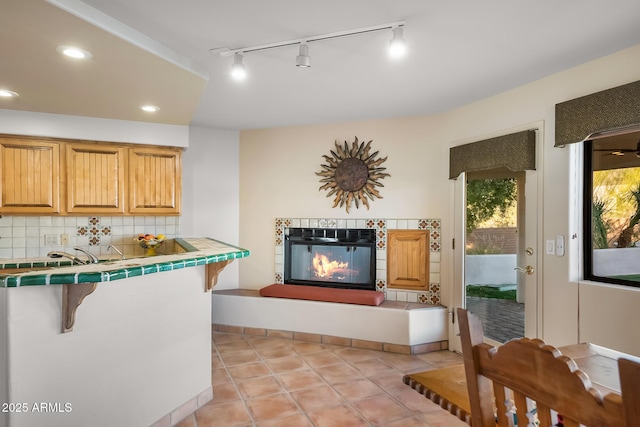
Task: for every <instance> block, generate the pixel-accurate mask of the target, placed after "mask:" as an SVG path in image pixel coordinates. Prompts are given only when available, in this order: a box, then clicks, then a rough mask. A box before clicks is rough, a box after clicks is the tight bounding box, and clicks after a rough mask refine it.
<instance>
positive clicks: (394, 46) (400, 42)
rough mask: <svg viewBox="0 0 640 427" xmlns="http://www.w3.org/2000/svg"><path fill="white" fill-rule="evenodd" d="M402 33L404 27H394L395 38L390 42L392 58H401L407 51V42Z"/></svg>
mask: <svg viewBox="0 0 640 427" xmlns="http://www.w3.org/2000/svg"><path fill="white" fill-rule="evenodd" d="M402 33H403V27H401V26H397V27H394V28H393V38H392V39H391V41H390V42H389V56H391V57H392V58H401V57H403V56H404V55H405V54H406V53H407V43H406V42H405V41H404V38H403V37H402Z"/></svg>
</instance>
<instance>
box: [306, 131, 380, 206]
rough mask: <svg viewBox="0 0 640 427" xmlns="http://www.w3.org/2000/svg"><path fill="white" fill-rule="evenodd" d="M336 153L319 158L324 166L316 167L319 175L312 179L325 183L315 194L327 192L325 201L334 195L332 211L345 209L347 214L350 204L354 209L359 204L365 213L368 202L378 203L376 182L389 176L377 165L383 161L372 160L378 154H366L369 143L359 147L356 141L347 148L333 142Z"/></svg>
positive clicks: (378, 196) (377, 184)
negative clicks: (318, 179)
mask: <svg viewBox="0 0 640 427" xmlns="http://www.w3.org/2000/svg"><path fill="white" fill-rule="evenodd" d="M335 144H336V150H335V151H333V150H330V152H331V156H327V155H323V156H322V157H323V158H324V159H325V160H326V162H327V163H326V164H322V165H320V167H321V168H322V171H320V172H316V175H318V176H321V177H323V178H322V179H321V180H320V182H323V183H325V184H324V185H322V186H321V187H320V188H319V190H329V193H327V197H331V196H333V195H334V194H335V199H334V200H333V207H334V208H335V207H336V206H338V205H340V207H342V206H346V209H347V213H349V209H350V208H351V203H352V202H354V203H355V205H356V208H359V207H360V203H362V204H363V205H365V206H366V207H367V209H369V200H368V199H371V200H374V199H375V198H378V199H382V196H381V195H380V193H379V192H378V190H376V188H375V187H384V185H382V184H381V183H380V182H378V180H380V179H383V178H385V177H387V176H391V175H389V174H388V173H385V172H384V171H385V170H386V169H387V168H382V167H380V165H381V164H382V163H384V162H385V161H386V160H387V158H386V157H384V158H376V157H377V156H378V153H379V152H378V151H376V152H375V153H373V154H369V151H370V150H371V141H369V142H367V143H366V144H365V143H364V142H362V143H360V142H358V137H356V139H355V141H353V143H352V144H351V148H349V143H348V142H347V141H345V142H344V146H343V145H342V144H340V143H338V141H336V142H335Z"/></svg>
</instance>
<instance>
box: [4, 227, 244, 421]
mask: <svg viewBox="0 0 640 427" xmlns="http://www.w3.org/2000/svg"><path fill="white" fill-rule="evenodd" d="M175 243H176V245H175V247H176V250H177V251H182V250H184V251H183V252H178V253H175V254H172V255H158V256H152V257H142V258H130V259H125V260H120V259H118V260H115V261H111V260H103V261H102V262H100V263H98V264H89V265H73V266H71V265H68V263H67V264H62V265H58V264H57V263H55V264H54V265H50V264H48V263H49V262H52V261H53V260H49V259H39V260H35V259H34V260H20V261H19V262H18V260H14V261H13V262H5V263H4V265H1V267H4V270H5V272H6V273H5V274H2V275H1V276H0V281H1V283H2V285H0V384H3V385H4V386H2V387H0V402H3V403H6V404H11V405H12V406H9V407H7V409H9V408H10V410H7V411H4V412H0V427H5V426H11V427H38V426H45V425H46V426H47V427H69V426H74V427H75V426H92V427H107V426H141V427H144V426H150V425H176V424H177V423H178V422H179V421H180V419H181V417H184V415H185V414H188V413H191V412H193V411H195V410H196V409H197V408H199V407H201V406H203V405H205V404H206V403H207V402H209V401H210V400H211V399H212V397H213V388H212V384H211V300H212V297H211V292H208V290H209V289H211V287H212V286H213V284H215V280H216V279H217V276H218V273H220V271H221V270H222V269H223V268H224V267H225V266H226V265H227V264H228V263H230V262H232V261H233V260H234V259H237V258H244V257H247V256H248V255H249V251H247V250H245V249H241V248H237V247H235V246H231V245H228V244H225V243H222V242H219V241H216V240H213V239H209V238H193V239H176V242H175ZM178 246H180V248H181V249H179V248H178ZM40 263H43V264H42V265H40ZM41 268H44V270H38V269H41ZM29 270H31V271H29ZM9 272H11V273H9ZM85 297H86V298H85ZM80 303H82V306H81V307H80V308H78V306H79V305H80ZM76 310H77V312H78V314H77V316H76ZM61 323H62V330H61V328H60V325H61ZM65 332H66V333H65ZM68 332H71V333H68Z"/></svg>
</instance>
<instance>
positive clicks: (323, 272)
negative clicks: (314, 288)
mask: <svg viewBox="0 0 640 427" xmlns="http://www.w3.org/2000/svg"><path fill="white" fill-rule="evenodd" d="M348 268H349V263H348V262H340V261H335V260H334V261H330V260H329V258H328V257H327V256H326V255H323V254H320V253H318V252H316V254H315V256H314V257H313V270H314V271H313V273H314V275H315V276H316V277H323V278H331V277H334V275H335V274H336V273H339V272H344V271H345V270H347V269H348Z"/></svg>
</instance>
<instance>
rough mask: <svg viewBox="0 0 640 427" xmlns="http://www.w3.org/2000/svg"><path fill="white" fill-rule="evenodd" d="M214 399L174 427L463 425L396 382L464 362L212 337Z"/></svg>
mask: <svg viewBox="0 0 640 427" xmlns="http://www.w3.org/2000/svg"><path fill="white" fill-rule="evenodd" d="M213 341H214V345H213V353H212V383H213V393H214V398H213V400H212V401H211V402H209V403H208V404H207V405H205V406H203V407H202V408H200V409H199V410H198V411H196V412H195V413H194V414H192V415H190V416H189V417H187V418H186V419H185V420H183V421H182V422H181V423H179V424H178V426H179V427H213V426H225V427H227V426H242V427H245V426H259V427H263V426H264V427H268V426H278V427H281V426H284V427H289V426H296V427H297V426H316V427H325V426H327V427H328V426H340V427H343V426H390V427H394V426H402V427H411V426H431V427H436V426H438V427H440V426H452V427H455V426H460V427H462V426H466V424H465V423H464V422H462V421H460V420H458V419H457V418H456V417H454V416H453V415H451V414H449V413H448V412H447V411H445V410H444V409H442V408H440V407H439V406H438V405H436V404H434V403H433V402H431V401H430V400H428V399H426V398H425V397H424V396H422V395H420V394H419V393H418V392H416V391H415V390H413V389H411V388H410V387H409V386H407V385H405V384H403V383H402V376H403V375H405V374H408V373H413V372H419V371H425V370H428V369H435V368H439V367H445V366H450V365H453V364H460V363H462V358H461V356H459V355H457V354H455V353H452V352H450V351H440V352H435V353H426V354H421V355H417V356H407V355H400V354H393V353H385V352H380V351H374V350H362V349H357V348H350V347H342V346H334V345H327V344H319V343H311V342H303V341H292V340H286V339H281V338H270V337H254V336H249V335H240V334H227V333H214V334H213Z"/></svg>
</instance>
